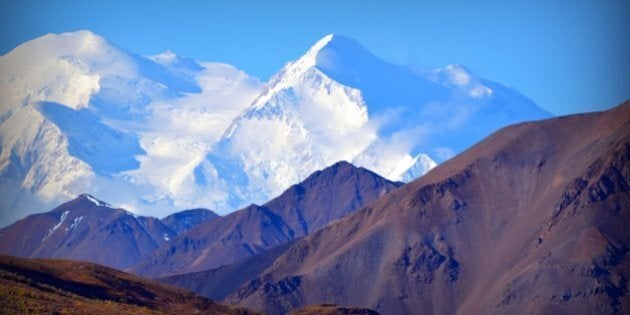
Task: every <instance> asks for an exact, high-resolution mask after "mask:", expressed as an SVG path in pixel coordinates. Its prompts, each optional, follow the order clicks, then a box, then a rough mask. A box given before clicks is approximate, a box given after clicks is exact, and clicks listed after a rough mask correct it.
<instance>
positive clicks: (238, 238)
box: [131, 162, 400, 277]
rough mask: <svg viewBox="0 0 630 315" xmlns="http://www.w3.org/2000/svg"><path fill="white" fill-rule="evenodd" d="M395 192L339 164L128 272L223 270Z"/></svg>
mask: <svg viewBox="0 0 630 315" xmlns="http://www.w3.org/2000/svg"><path fill="white" fill-rule="evenodd" d="M398 186H400V184H399V183H393V182H390V181H388V180H386V179H384V178H382V177H380V176H378V175H376V174H374V173H372V172H370V171H368V170H366V169H363V168H357V167H354V166H353V165H352V164H349V163H346V162H339V163H336V164H334V165H333V166H331V167H328V168H326V169H324V170H322V171H318V172H315V173H313V174H312V175H311V176H309V177H308V178H307V179H306V180H304V181H303V182H302V183H300V184H297V185H294V186H292V187H290V188H289V189H288V190H286V191H285V192H284V193H282V195H280V196H279V197H277V198H275V199H273V200H271V201H270V202H268V203H266V204H264V205H262V206H258V205H251V206H249V207H247V208H245V209H242V210H239V211H236V212H234V213H232V214H230V215H227V216H225V217H221V218H218V219H215V220H212V221H209V222H205V223H203V224H200V225H199V226H197V227H196V228H193V229H192V230H190V231H188V232H186V233H183V234H182V235H180V236H178V237H177V238H176V239H175V240H173V241H172V242H171V243H170V244H169V246H166V247H165V248H163V249H161V250H159V251H158V252H156V254H155V255H153V257H151V258H149V259H147V260H146V262H145V263H143V264H141V265H139V266H137V267H134V268H132V269H131V270H132V271H134V272H136V273H139V274H143V275H148V276H154V277H157V276H165V275H169V274H176V273H187V272H195V271H203V270H209V269H213V268H218V267H221V266H224V265H228V264H230V263H233V262H236V261H239V260H243V259H245V258H248V257H251V256H254V255H256V254H258V253H261V252H263V251H265V250H268V249H271V248H273V247H276V246H278V245H282V244H285V243H288V242H290V241H292V240H294V239H296V238H299V237H302V236H304V235H307V234H308V233H311V232H313V231H316V230H317V229H319V228H321V227H323V226H324V225H326V224H327V223H329V222H331V221H333V220H336V219H338V218H340V217H342V216H344V215H346V214H348V213H351V212H352V211H354V210H356V209H358V208H360V207H362V206H363V205H365V204H367V203H369V202H371V201H373V200H376V199H377V198H379V197H381V196H383V195H384V194H386V193H387V192H389V191H390V190H392V189H394V188H396V187H398Z"/></svg>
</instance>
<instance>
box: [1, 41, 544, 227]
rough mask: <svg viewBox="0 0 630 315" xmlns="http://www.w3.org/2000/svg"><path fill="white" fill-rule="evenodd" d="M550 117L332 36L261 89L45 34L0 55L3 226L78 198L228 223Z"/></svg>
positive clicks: (230, 71)
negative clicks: (281, 200) (310, 187)
mask: <svg viewBox="0 0 630 315" xmlns="http://www.w3.org/2000/svg"><path fill="white" fill-rule="evenodd" d="M549 116H550V115H549V113H547V112H545V111H544V110H542V109H540V108H539V107H538V106H536V104H534V103H533V102H532V101H531V100H529V99H527V98H526V97H525V96H523V95H522V94H520V93H519V92H518V91H516V90H514V89H513V88H510V87H507V86H504V85H502V84H499V83H495V82H492V81H488V80H485V79H483V78H480V77H478V76H476V75H475V74H473V73H472V72H471V71H469V70H468V69H466V68H465V67H463V66H460V65H448V66H446V67H443V68H437V69H426V70H415V69H411V68H409V67H405V66H401V65H396V64H392V63H388V62H386V61H383V60H381V59H379V58H378V57H376V56H374V55H372V54H371V53H370V52H369V51H367V50H366V49H365V48H363V47H362V46H361V45H360V44H359V43H357V42H356V41H354V40H353V39H350V38H347V37H344V36H340V35H336V34H331V35H327V36H325V37H323V38H322V39H321V40H319V41H318V42H317V43H315V44H314V45H313V46H312V47H311V48H310V49H308V50H307V51H306V53H305V54H304V55H302V56H300V57H299V58H297V59H296V60H295V61H292V62H289V63H287V64H286V65H285V66H284V67H283V68H282V69H280V71H279V72H278V73H276V74H275V75H274V76H272V77H271V78H270V79H269V80H268V81H267V82H262V81H261V80H260V79H258V78H256V77H253V76H251V75H248V74H247V73H245V72H244V71H242V70H239V69H237V68H235V67H234V66H232V65H228V64H223V63H213V62H201V61H196V60H194V59H190V58H187V57H184V56H180V55H177V54H175V53H173V52H170V51H167V52H164V53H162V54H158V55H154V56H140V55H137V54H134V53H130V52H126V51H124V50H123V49H121V48H119V47H117V46H116V45H114V44H113V43H111V42H109V41H107V40H106V39H104V38H102V37H100V36H98V35H96V34H94V33H92V32H90V31H77V32H71V33H62V34H48V35H45V36H42V37H40V38H36V39H34V40H31V41H28V42H26V43H24V44H22V45H20V46H18V47H16V48H15V49H13V50H12V51H10V52H9V53H7V54H5V55H3V56H0V150H1V151H0V175H1V178H0V225H1V226H4V225H7V224H9V223H11V222H12V221H14V220H16V219H18V218H21V217H23V216H24V215H26V214H30V213H33V212H38V211H40V210H42V209H46V208H50V207H52V206H53V205H56V204H58V203H60V202H62V201H65V200H68V199H70V198H74V197H75V196H76V195H78V194H81V193H84V192H89V193H91V194H93V195H97V196H99V198H100V199H104V200H108V201H109V202H110V203H112V204H113V205H114V206H117V207H124V208H126V209H129V210H131V211H133V212H135V213H138V214H142V215H151V216H166V215H168V214H170V213H171V212H173V211H175V210H178V209H185V208H196V207H204V208H209V209H213V210H216V211H217V212H218V213H221V214H225V213H228V212H231V211H233V210H236V209H238V208H240V207H242V206H245V205H247V204H251V203H261V202H264V201H266V200H268V199H270V198H271V197H273V196H275V195H277V194H279V193H280V192H282V191H283V190H284V189H286V188H288V187H289V186H290V185H292V184H294V183H296V182H299V181H301V180H303V179H304V178H306V177H307V176H308V175H309V174H310V173H312V172H314V171H316V170H319V169H322V168H324V167H326V166H329V165H331V164H333V163H335V162H337V161H340V160H346V161H349V162H351V163H353V164H356V165H358V166H362V167H365V168H368V169H370V170H373V171H375V172H377V173H379V174H380V175H382V176H384V177H386V178H388V179H390V180H397V181H411V180H413V179H415V178H417V177H419V176H421V175H423V174H424V173H426V172H427V171H428V170H430V169H431V168H432V167H435V165H436V163H441V162H444V161H445V160H446V159H448V158H449V157H450V156H452V155H454V154H455V153H457V152H461V151H462V150H464V149H466V148H467V147H468V146H470V145H472V144H473V143H474V142H475V141H478V140H480V139H481V138H482V137H484V136H486V135H488V134H489V133H491V132H493V131H495V130H496V129H498V128H500V127H502V126H505V125H507V124H511V123H514V122H519V121H524V120H534V119H541V118H546V117H549Z"/></svg>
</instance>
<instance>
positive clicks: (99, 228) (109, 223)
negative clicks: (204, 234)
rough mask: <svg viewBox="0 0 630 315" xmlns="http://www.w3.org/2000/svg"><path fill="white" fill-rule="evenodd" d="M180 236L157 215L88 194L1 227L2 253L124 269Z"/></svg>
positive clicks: (0, 241)
mask: <svg viewBox="0 0 630 315" xmlns="http://www.w3.org/2000/svg"><path fill="white" fill-rule="evenodd" d="M175 236H176V233H175V232H173V231H172V230H171V229H170V228H168V227H167V226H166V225H165V224H163V223H162V222H161V221H160V220H158V219H156V218H152V217H142V216H136V215H134V214H132V213H130V212H128V211H126V210H123V209H115V208H112V207H111V206H110V205H109V204H107V203H105V202H102V201H100V200H97V199H95V198H94V197H92V196H90V195H87V194H83V195H80V196H79V197H77V198H76V199H74V200H71V201H68V202H66V203H64V204H62V205H60V206H59V207H57V208H55V209H53V210H51V211H49V212H46V213H41V214H34V215H30V216H28V217H26V218H24V219H22V220H20V221H18V222H16V223H14V224H12V225H10V226H8V227H6V228H4V229H2V230H0V253H3V254H9V255H15V256H20V257H32V258H64V259H76V260H85V261H91V262H95V263H99V264H102V265H106V266H110V267H113V268H117V269H124V268H127V267H129V266H131V265H134V264H137V263H138V262H140V261H142V260H143V259H145V258H146V257H148V255H149V254H150V253H151V252H153V251H154V250H156V249H157V248H158V247H160V246H162V245H164V244H166V243H167V242H168V241H169V240H170V239H173V238H175Z"/></svg>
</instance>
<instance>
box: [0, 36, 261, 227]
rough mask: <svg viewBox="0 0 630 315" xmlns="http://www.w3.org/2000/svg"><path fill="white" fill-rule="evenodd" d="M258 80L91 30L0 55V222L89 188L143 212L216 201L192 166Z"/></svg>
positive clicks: (240, 107) (243, 103) (249, 96)
mask: <svg viewBox="0 0 630 315" xmlns="http://www.w3.org/2000/svg"><path fill="white" fill-rule="evenodd" d="M260 88H261V83H260V82H259V80H258V79H256V78H253V77H251V76H248V75H247V74H245V73H243V72H242V71H240V70H238V69H235V68H234V67H232V66H230V65H226V64H220V63H202V62H196V61H193V60H191V59H188V58H185V57H182V56H177V55H175V54H173V53H170V52H167V53H164V54H161V55H157V56H150V57H143V56H138V55H135V54H131V53H127V52H125V51H123V50H121V49H120V48H118V47H116V46H115V45H113V44H112V43H109V42H108V41H107V40H105V39H103V38H102V37H100V36H98V35H95V34H93V33H91V32H88V31H79V32H75V33H64V34H49V35H46V36H43V37H40V38H37V39H35V40H32V41H29V42H27V43H24V44H22V45H20V46H18V47H17V48H15V49H14V50H12V51H11V52H9V53H8V54H6V55H3V56H2V57H0V117H1V118H0V144H1V145H2V146H1V149H2V150H1V151H0V174H1V180H0V194H1V197H2V198H0V199H1V201H0V222H1V223H0V225H5V224H7V223H9V222H11V221H13V220H15V219H17V218H19V217H22V216H24V215H25V214H28V213H32V212H34V211H37V209H43V208H49V207H52V206H53V205H55V204H58V203H60V202H62V201H65V200H68V199H70V198H73V197H74V196H76V195H77V194H79V193H81V192H83V191H90V192H92V193H94V194H98V195H99V196H102V197H103V198H105V199H107V200H111V201H112V203H114V204H115V205H117V206H125V207H126V208H128V209H130V210H134V211H136V212H138V211H141V210H143V207H147V208H149V207H150V208H152V211H154V212H151V214H153V215H157V216H163V215H166V214H169V213H168V212H167V211H172V209H173V208H180V209H181V208H193V207H195V206H197V205H201V204H210V205H212V203H211V202H212V200H214V198H212V197H208V198H207V200H204V196H205V195H206V193H205V191H201V190H199V189H195V187H197V186H196V184H195V182H194V176H193V173H192V170H193V169H194V167H195V166H196V164H197V163H199V161H201V160H203V159H204V157H205V156H206V155H207V154H208V152H209V149H210V147H211V145H212V144H213V143H214V142H216V140H217V139H219V138H220V136H221V135H222V133H223V132H224V130H225V129H226V128H227V126H228V125H229V123H230V122H231V121H232V120H233V119H234V117H236V116H237V115H238V114H239V113H240V112H241V111H242V110H243V109H244V108H245V107H246V106H247V105H248V104H249V103H251V101H252V100H253V99H254V97H255V96H256V95H257V93H258V92H259V90H260Z"/></svg>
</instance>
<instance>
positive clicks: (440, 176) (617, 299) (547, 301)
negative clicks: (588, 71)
mask: <svg viewBox="0 0 630 315" xmlns="http://www.w3.org/2000/svg"><path fill="white" fill-rule="evenodd" d="M629 160H630V103H629V102H626V103H624V104H623V105H621V106H619V107H617V108H615V109H613V110H610V111H607V112H600V113H590V114H580V115H572V116H567V117H561V118H555V119H549V120H545V121H539V122H532V123H523V124H518V125H514V126H511V127H508V128H505V129H502V130H500V131H498V132H496V133H495V134H493V135H492V136H490V137H489V138H487V139H485V140H484V141H482V142H480V143H479V144H477V145H475V146H474V147H472V148H471V149H469V150H467V151H466V152H464V153H463V154H461V155H459V156H457V157H455V158H453V159H451V160H449V161H448V162H446V163H444V164H443V165H440V166H438V167H437V168H435V169H434V170H433V171H431V172H429V173H428V174H427V175H425V176H424V177H422V178H420V179H419V180H416V181H414V182H412V183H410V184H408V185H406V186H404V187H402V188H400V189H398V190H395V191H393V192H392V193H390V194H387V195H386V196H384V197H382V198H380V199H379V200H377V201H376V202H374V203H372V204H371V205H369V206H368V207H365V208H363V209H362V210H360V211H357V212H355V213H353V214H351V215H348V216H346V217H344V218H342V219H341V220H338V221H336V222H334V223H332V224H330V225H328V226H326V227H324V228H323V229H321V230H319V231H317V232H315V233H312V234H310V235H308V236H307V237H305V238H303V239H300V240H297V241H296V242H295V243H293V244H291V245H288V246H286V248H285V249H282V250H283V251H284V252H283V253H274V255H273V256H274V257H271V259H260V260H259V261H260V265H258V266H255V268H254V267H253V266H252V265H253V264H255V261H256V257H254V258H252V259H250V260H249V262H248V265H247V266H249V267H248V268H250V270H251V269H257V270H264V271H262V272H260V273H259V274H258V276H255V277H254V276H252V275H248V277H249V278H250V280H246V281H247V282H246V283H245V284H243V285H241V286H240V288H239V289H238V290H236V291H235V292H234V293H233V294H231V295H230V296H228V297H227V298H226V300H227V301H230V302H236V303H239V304H240V305H243V306H249V307H253V308H257V309H260V310H264V311H265V312H268V313H271V314H279V313H284V312H286V311H288V310H292V309H297V308H300V307H302V306H304V305H311V304H319V303H323V302H332V303H338V304H341V305H356V306H360V307H367V308H371V309H375V310H377V311H379V312H383V313H390V314H404V313H406V314H430V313H438V314H444V313H458V314H485V313H564V314H575V313H585V312H590V313H601V312H603V313H628V312H630V299H629V298H628V293H627V292H628V279H630V259H629V258H628V251H629V248H630V233H628V231H627V227H628V226H629V224H630V194H629V191H630V164H629ZM265 255H266V254H262V255H261V257H263V256H265ZM225 270H227V271H221V270H218V271H214V274H215V275H219V276H220V277H223V278H225V279H230V278H231V277H230V276H229V274H226V273H229V266H228V267H226V268H225ZM233 272H234V273H238V270H234V271H233ZM182 277H184V276H182ZM213 277H214V276H213V274H212V272H209V273H208V274H206V281H208V282H211V281H213ZM235 279H236V278H235ZM180 281H181V278H180ZM238 281H243V279H239V280H238ZM215 292H216V291H215Z"/></svg>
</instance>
